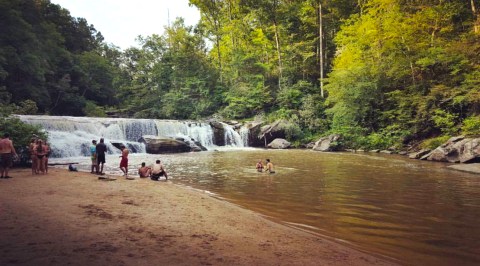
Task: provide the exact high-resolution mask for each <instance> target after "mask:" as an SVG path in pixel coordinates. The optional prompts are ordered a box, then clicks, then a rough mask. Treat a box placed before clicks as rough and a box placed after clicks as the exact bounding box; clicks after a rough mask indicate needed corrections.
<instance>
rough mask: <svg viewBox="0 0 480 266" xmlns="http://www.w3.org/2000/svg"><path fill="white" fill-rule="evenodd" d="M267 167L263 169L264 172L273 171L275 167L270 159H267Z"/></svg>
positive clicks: (271, 172) (272, 172)
mask: <svg viewBox="0 0 480 266" xmlns="http://www.w3.org/2000/svg"><path fill="white" fill-rule="evenodd" d="M266 161H267V167H266V169H265V172H269V173H270V174H274V173H275V169H274V168H273V163H271V162H270V159H267V160H266Z"/></svg>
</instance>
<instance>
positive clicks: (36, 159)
mask: <svg viewBox="0 0 480 266" xmlns="http://www.w3.org/2000/svg"><path fill="white" fill-rule="evenodd" d="M28 151H29V152H30V159H31V160H32V175H36V174H48V158H49V157H50V146H49V145H48V143H47V141H46V140H42V139H39V138H32V139H31V141H30V145H29V146H28Z"/></svg>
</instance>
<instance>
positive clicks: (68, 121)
mask: <svg viewBox="0 0 480 266" xmlns="http://www.w3.org/2000/svg"><path fill="white" fill-rule="evenodd" d="M17 117H18V118H19V119H20V120H22V121H23V122H25V123H28V124H32V125H39V126H41V127H42V128H43V129H44V130H45V131H46V132H47V133H48V135H49V142H50V147H51V149H52V157H57V158H64V157H76V156H88V155H89V154H90V153H89V146H90V144H91V142H92V140H94V139H95V140H97V141H98V140H99V139H100V138H104V139H105V144H106V145H107V148H108V153H109V154H119V153H120V150H118V149H117V148H115V147H114V146H113V145H112V143H123V144H125V145H126V146H127V148H129V149H130V150H131V151H132V152H134V153H145V145H144V144H143V143H140V142H139V140H140V138H141V137H142V136H144V135H154V136H165V137H172V138H182V139H184V140H185V141H187V140H188V141H191V140H192V139H193V140H194V141H197V142H199V143H200V144H201V145H202V146H204V147H206V148H207V149H212V148H215V147H216V145H215V143H214V141H213V139H214V138H213V129H212V127H211V126H210V124H209V123H203V122H197V121H177V120H156V119H126V118H98V117H69V116H31V115H19V116H17ZM224 128H225V143H226V145H229V146H233V147H244V146H245V144H244V140H243V139H242V137H241V136H240V135H239V134H238V133H237V132H236V131H235V130H234V129H233V128H232V127H231V126H229V125H226V124H225V125H224Z"/></svg>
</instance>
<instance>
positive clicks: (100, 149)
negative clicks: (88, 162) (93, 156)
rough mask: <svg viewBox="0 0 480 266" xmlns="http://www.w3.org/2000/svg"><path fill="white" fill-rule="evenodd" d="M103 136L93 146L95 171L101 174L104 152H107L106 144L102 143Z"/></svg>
mask: <svg viewBox="0 0 480 266" xmlns="http://www.w3.org/2000/svg"><path fill="white" fill-rule="evenodd" d="M104 142H105V141H104V140H103V138H101V139H100V143H98V144H97V146H96V147H95V152H96V153H97V173H99V174H101V175H103V164H105V153H106V152H107V145H105V143H104Z"/></svg>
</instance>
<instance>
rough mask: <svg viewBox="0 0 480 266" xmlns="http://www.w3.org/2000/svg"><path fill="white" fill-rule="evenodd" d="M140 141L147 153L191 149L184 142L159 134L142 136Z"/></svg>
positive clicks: (187, 150)
mask: <svg viewBox="0 0 480 266" xmlns="http://www.w3.org/2000/svg"><path fill="white" fill-rule="evenodd" d="M140 142H142V143H145V147H146V151H147V153H152V154H159V153H177V152H189V151H191V150H192V148H191V147H190V145H188V144H187V143H186V142H184V141H181V140H177V139H173V138H169V137H161V136H148V135H147V136H143V137H142V138H141V139H140Z"/></svg>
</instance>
